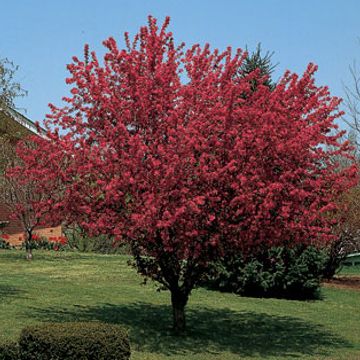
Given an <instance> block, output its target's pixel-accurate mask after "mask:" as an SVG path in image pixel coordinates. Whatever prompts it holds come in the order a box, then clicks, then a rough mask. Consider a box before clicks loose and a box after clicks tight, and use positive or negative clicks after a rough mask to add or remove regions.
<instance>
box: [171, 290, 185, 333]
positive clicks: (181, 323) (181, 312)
mask: <svg viewBox="0 0 360 360" xmlns="http://www.w3.org/2000/svg"><path fill="white" fill-rule="evenodd" d="M187 301H188V296H187V295H185V294H183V293H182V292H181V291H180V290H175V291H171V304H172V309H173V330H174V332H175V333H176V334H181V333H183V332H184V331H185V329H186V320H185V306H186V303H187Z"/></svg>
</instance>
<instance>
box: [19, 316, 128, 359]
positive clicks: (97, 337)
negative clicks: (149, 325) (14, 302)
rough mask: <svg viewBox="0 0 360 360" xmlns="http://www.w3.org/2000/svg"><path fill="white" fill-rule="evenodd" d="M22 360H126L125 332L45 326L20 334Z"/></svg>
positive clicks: (71, 325) (99, 326)
mask: <svg viewBox="0 0 360 360" xmlns="http://www.w3.org/2000/svg"><path fill="white" fill-rule="evenodd" d="M19 347H20V359H21V360H128V359H129V358H130V344H129V338H128V334H127V331H126V330H125V329H124V328H122V327H121V326H118V325H111V324H104V323H98V322H88V323H86V322H72V323H44V324H41V325H37V326H29V327H27V328H25V329H23V330H22V332H21V335H20V341H19Z"/></svg>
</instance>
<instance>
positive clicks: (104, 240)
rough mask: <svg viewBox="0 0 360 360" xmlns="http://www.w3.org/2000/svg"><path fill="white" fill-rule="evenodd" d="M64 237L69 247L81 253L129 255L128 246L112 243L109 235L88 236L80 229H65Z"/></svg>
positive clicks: (112, 240)
mask: <svg viewBox="0 0 360 360" xmlns="http://www.w3.org/2000/svg"><path fill="white" fill-rule="evenodd" d="M65 235H66V237H67V239H68V245H69V247H70V248H71V249H76V250H79V251H81V252H97V253H101V254H121V255H129V254H130V249H129V246H128V245H126V244H121V243H119V242H114V239H113V237H112V236H109V235H98V236H89V235H88V234H86V232H85V231H84V230H82V229H81V228H80V227H75V228H68V229H66V230H65Z"/></svg>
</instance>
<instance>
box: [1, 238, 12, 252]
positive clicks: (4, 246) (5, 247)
mask: <svg viewBox="0 0 360 360" xmlns="http://www.w3.org/2000/svg"><path fill="white" fill-rule="evenodd" d="M12 248H13V247H12V246H11V245H10V244H9V243H8V242H7V241H6V240H4V239H3V238H1V237H0V249H3V250H10V249H12Z"/></svg>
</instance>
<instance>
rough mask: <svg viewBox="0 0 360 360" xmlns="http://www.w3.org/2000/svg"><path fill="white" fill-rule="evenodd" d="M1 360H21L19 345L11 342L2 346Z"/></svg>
mask: <svg viewBox="0 0 360 360" xmlns="http://www.w3.org/2000/svg"><path fill="white" fill-rule="evenodd" d="M0 360H19V345H18V344H17V343H16V342H10V341H9V342H5V343H2V344H0Z"/></svg>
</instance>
